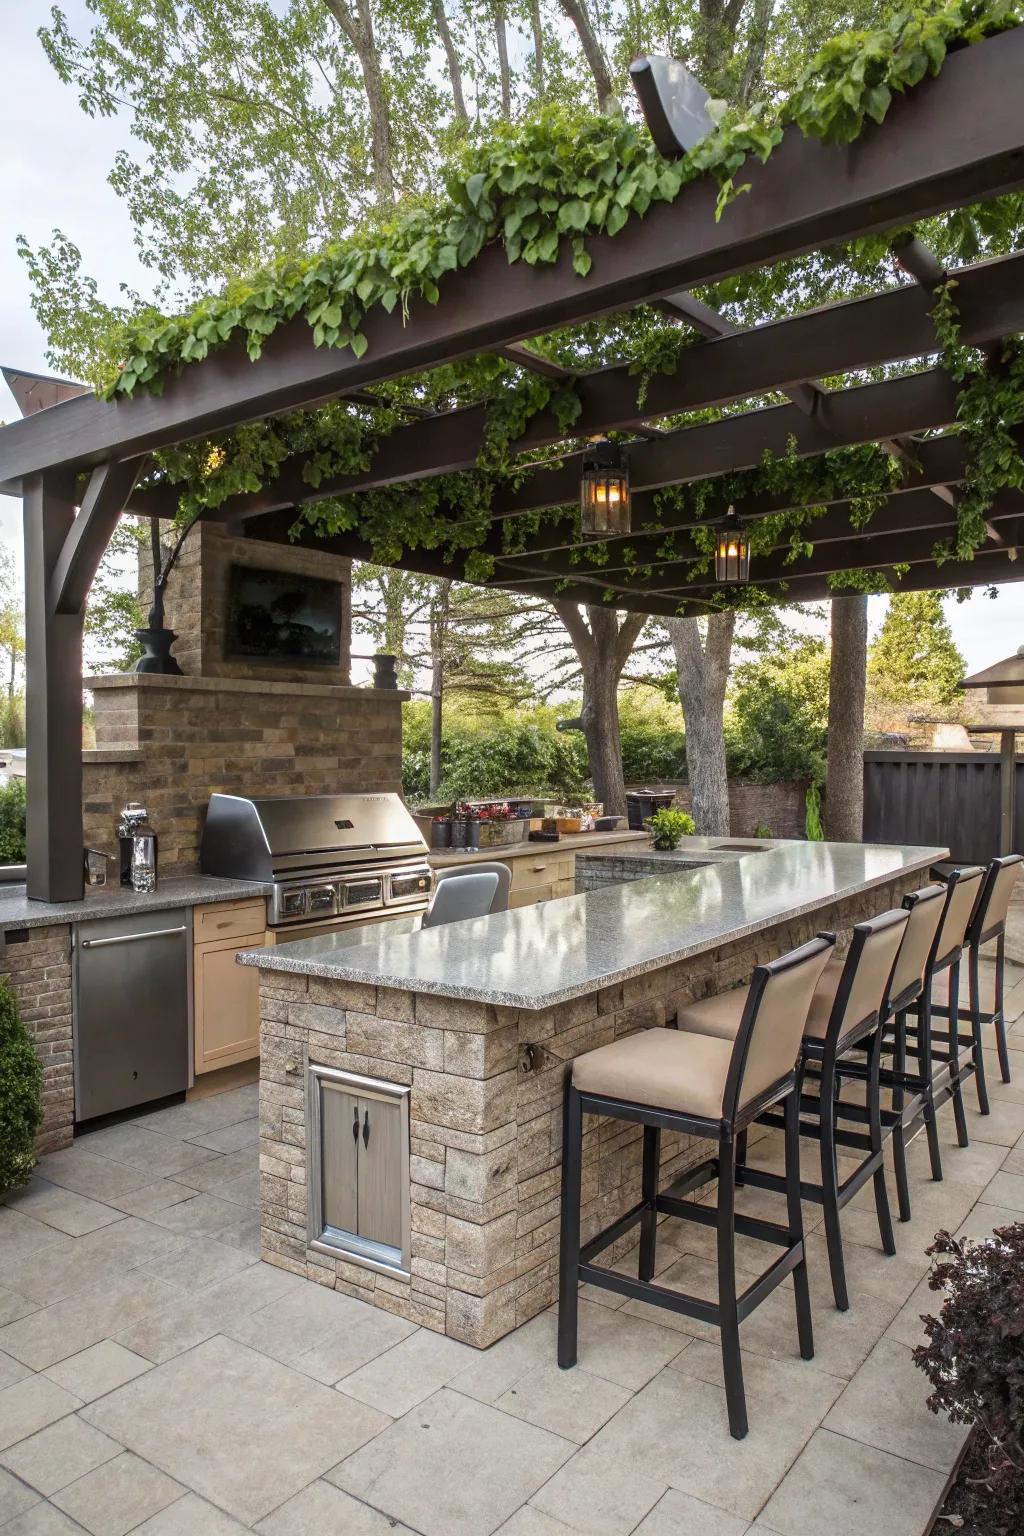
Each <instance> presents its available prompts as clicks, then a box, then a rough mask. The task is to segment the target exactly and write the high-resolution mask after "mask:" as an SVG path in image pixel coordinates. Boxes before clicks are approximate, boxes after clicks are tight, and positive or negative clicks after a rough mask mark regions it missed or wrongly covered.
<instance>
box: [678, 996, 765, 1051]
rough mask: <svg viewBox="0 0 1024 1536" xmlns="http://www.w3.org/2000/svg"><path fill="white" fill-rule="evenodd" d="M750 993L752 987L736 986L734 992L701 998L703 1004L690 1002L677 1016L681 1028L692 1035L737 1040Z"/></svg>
mask: <svg viewBox="0 0 1024 1536" xmlns="http://www.w3.org/2000/svg"><path fill="white" fill-rule="evenodd" d="M749 991H750V988H749V987H733V988H732V990H731V991H730V992H718V993H716V994H715V996H714V997H703V998H701V1000H700V1002H699V1003H689V1004H688V1005H687V1006H686V1007H685V1008H680V1009H679V1011H678V1013H677V1015H676V1017H677V1020H678V1023H679V1028H680V1029H681V1030H684V1031H685V1032H686V1033H687V1034H691V1035H714V1036H715V1037H716V1038H717V1039H719V1040H735V1039H736V1033H737V1031H738V1029H739V1027H740V1020H741V1019H742V1017H743V1010H744V1008H745V1007H746V1006H747V994H748V992H749Z"/></svg>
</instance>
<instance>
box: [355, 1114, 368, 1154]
mask: <svg viewBox="0 0 1024 1536" xmlns="http://www.w3.org/2000/svg"><path fill="white" fill-rule="evenodd" d="M357 1113H358V1111H357ZM369 1145H370V1111H369V1110H366V1111H365V1113H364V1115H363V1146H364V1147H368V1146H369Z"/></svg>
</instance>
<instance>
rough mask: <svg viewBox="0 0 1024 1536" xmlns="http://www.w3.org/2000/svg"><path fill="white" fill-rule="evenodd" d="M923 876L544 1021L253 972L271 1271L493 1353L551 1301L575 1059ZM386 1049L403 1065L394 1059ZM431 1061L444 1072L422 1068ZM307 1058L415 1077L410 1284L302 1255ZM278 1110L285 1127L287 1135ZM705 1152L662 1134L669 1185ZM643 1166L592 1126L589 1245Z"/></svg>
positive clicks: (610, 1129)
mask: <svg viewBox="0 0 1024 1536" xmlns="http://www.w3.org/2000/svg"><path fill="white" fill-rule="evenodd" d="M922 879H923V877H922V875H921V874H919V873H915V874H909V875H903V876H899V877H897V878H894V879H893V880H891V881H889V882H886V883H885V884H883V885H881V886H879V887H876V888H875V889H874V890H871V891H866V892H863V893H861V894H859V895H857V896H854V897H851V898H848V899H846V900H845V901H841V902H836V903H832V904H830V905H829V906H827V907H825V908H822V909H821V910H819V911H818V912H815V913H813V914H810V915H808V916H806V917H804V918H800V919H798V920H795V921H792V922H785V923H780V924H777V925H776V926H775V927H773V928H769V929H767V930H765V931H763V932H760V933H757V934H753V935H749V936H747V937H746V938H743V939H740V940H737V941H735V942H734V943H729V944H724V945H722V946H721V947H720V948H718V949H716V950H712V951H709V952H708V953H706V954H703V955H699V956H697V957H695V959H693V960H692V961H684V962H680V963H676V964H671V965H666V966H663V967H662V968H660V969H657V970H653V971H649V972H646V973H645V974H643V975H641V976H637V977H631V978H629V979H628V980H626V981H624V982H622V983H619V984H617V985H615V986H610V987H606V988H601V989H599V990H597V991H595V992H593V993H590V994H587V995H585V996H581V997H577V998H573V999H571V1000H569V1001H567V1002H564V1003H560V1004H558V1005H557V1006H555V1007H551V1008H546V1009H538V1010H530V1009H525V1008H523V1009H516V1008H508V1007H495V1006H492V1005H490V1004H486V1003H475V1002H466V1001H462V1000H459V999H451V998H445V997H436V996H427V995H424V994H419V993H417V994H410V993H409V992H408V991H398V990H392V989H390V988H387V987H383V986H378V987H373V986H369V985H367V984H361V983H356V982H351V981H337V982H333V981H331V980H328V979H325V978H320V977H308V978H307V977H306V976H302V975H287V974H284V973H277V972H268V971H263V972H261V974H260V996H261V1012H262V1035H263V1053H264V1054H263V1082H262V1087H261V1095H260V1097H261V1123H262V1127H263V1135H262V1140H261V1144H260V1145H261V1167H262V1168H263V1170H264V1172H263V1177H262V1183H263V1257H264V1258H265V1259H267V1260H268V1261H269V1262H271V1263H273V1264H279V1265H281V1266H282V1267H284V1268H287V1269H290V1270H292V1271H293V1272H295V1273H298V1274H305V1275H306V1277H307V1278H309V1279H313V1280H315V1281H316V1282H317V1283H319V1284H322V1285H328V1286H330V1285H332V1284H333V1285H334V1287H335V1288H336V1289H338V1290H341V1291H344V1292H346V1293H347V1294H349V1295H353V1296H359V1297H361V1298H362V1299H364V1300H367V1301H370V1302H372V1303H373V1305H375V1306H378V1307H382V1308H384V1309H385V1310H386V1311H389V1312H393V1313H395V1314H397V1315H398V1316H401V1317H404V1318H407V1319H409V1320H410V1321H412V1322H415V1323H421V1324H423V1325H424V1326H425V1327H428V1328H432V1329H435V1330H437V1331H438V1332H442V1333H446V1334H448V1335H449V1337H451V1338H455V1339H459V1340H462V1341H463V1342H465V1343H468V1344H472V1345H475V1346H477V1347H478V1348H486V1347H487V1346H488V1345H489V1344H492V1343H494V1342H495V1340H497V1339H499V1338H501V1337H502V1336H503V1335H504V1334H506V1333H508V1332H510V1331H511V1330H512V1329H513V1328H517V1327H519V1326H520V1325H521V1324H522V1323H524V1322H526V1321H528V1319H529V1318H531V1317H533V1316H535V1315H536V1314H537V1313H538V1312H540V1311H542V1310H543V1309H544V1308H545V1307H547V1306H549V1305H550V1304H551V1302H552V1301H553V1299H554V1297H555V1293H556V1289H557V1275H558V1218H559V1205H560V1179H561V1156H562V1094H563V1088H564V1081H565V1073H566V1070H567V1066H568V1064H569V1063H570V1062H571V1061H572V1059H573V1058H574V1057H575V1056H578V1055H580V1054H582V1053H584V1052H585V1051H589V1050H593V1049H594V1048H595V1047H596V1046H598V1045H601V1044H604V1043H605V1042H607V1041H608V1040H611V1039H616V1038H620V1037H621V1036H624V1035H628V1034H632V1033H634V1032H635V1031H636V1030H638V1029H646V1028H650V1027H651V1026H652V1025H660V1024H664V1023H665V1022H666V1020H667V1019H669V1018H670V1017H671V1016H672V1015H673V1014H674V1013H675V1012H676V1010H677V1009H678V1008H679V1007H680V1006H681V1004H682V1003H683V1002H685V1001H689V1000H690V999H692V998H694V997H703V996H707V995H708V994H709V993H711V992H714V991H719V990H721V989H722V988H723V987H727V986H732V985H735V984H736V983H738V982H740V981H744V980H746V979H747V978H748V977H749V975H750V971H751V969H752V967H753V966H754V965H755V964H757V963H758V962H760V961H763V960H766V959H770V958H772V957H774V956H775V955H778V954H782V953H784V952H785V951H786V950H788V949H790V948H793V947H794V946H795V945H797V944H800V943H802V942H804V941H805V940H806V939H808V938H810V937H811V935H812V934H813V933H815V932H817V931H818V930H820V929H822V928H829V927H832V928H836V929H838V930H840V931H841V932H844V935H845V934H848V931H849V928H850V927H851V926H852V924H854V923H856V922H859V921H861V920H862V919H863V918H866V917H869V916H872V915H874V914H875V913H877V912H879V911H882V910H884V909H885V908H886V907H887V906H895V905H898V904H899V902H900V901H901V900H902V897H903V895H904V893H905V892H907V891H909V890H912V889H914V888H916V887H917V886H919V885H920V884H921V883H922ZM410 1004H411V1005H412V1006H410ZM282 1005H283V1006H284V1010H285V1011H284V1014H283V1016H282ZM321 1010H327V1013H328V1015H329V1016H330V1018H331V1020H332V1027H331V1028H329V1029H324V1028H322V1027H321V1026H322V1024H323V1020H324V1015H323V1013H322V1012H321ZM339 1015H344V1017H345V1024H344V1027H343V1028H342V1026H340V1025H338V1026H337V1027H333V1021H334V1020H335V1019H336V1018H337V1017H338V1016H339ZM411 1017H414V1019H415V1022H414V1023H413V1022H411ZM439 1041H440V1042H441V1043H442V1050H443V1054H442V1056H441V1058H440V1060H438V1058H437V1054H436V1053H437V1051H438V1049H439V1046H438V1042H439ZM385 1052H390V1053H392V1056H393V1057H394V1058H396V1059H393V1060H388V1059H385V1056H384V1054H383V1053H385ZM428 1059H429V1060H431V1061H433V1062H435V1063H436V1064H435V1065H430V1066H428V1065H419V1064H418V1063H419V1062H420V1061H425V1060H428ZM311 1060H312V1061H316V1062H320V1063H323V1064H327V1065H332V1066H337V1067H340V1068H342V1069H345V1070H348V1071H354V1072H363V1073H368V1074H369V1075H371V1076H372V1075H377V1076H391V1075H397V1074H399V1073H400V1072H402V1071H403V1069H404V1070H405V1072H406V1077H405V1081H411V1084H412V1093H411V1096H410V1137H411V1148H412V1167H411V1172H412V1186H411V1188H412V1194H411V1199H412V1214H411V1226H412V1268H411V1274H410V1275H409V1276H408V1278H402V1277H400V1276H392V1275H384V1274H376V1273H375V1272H374V1271H372V1270H369V1269H365V1268H363V1267H361V1266H360V1265H357V1264H354V1263H350V1262H349V1261H348V1260H346V1259H345V1258H343V1257H339V1258H333V1257H331V1256H328V1255H325V1254H321V1253H317V1252H313V1251H312V1250H309V1249H308V1248H307V1244H306V1188H305V1182H304V1176H305V1156H306V1127H305V1117H304V1111H303V1108H302V1106H303V1085H304V1074H305V1067H306V1063H307V1062H308V1061H311ZM454 1069H457V1070H454ZM285 1114H288V1115H289V1116H290V1117H291V1118H290V1119H289V1121H288V1122H287V1123H286V1122H285V1120H284V1115H285ZM706 1151H707V1148H706V1144H704V1143H703V1142H699V1141H694V1140H690V1139H688V1138H686V1137H682V1136H677V1135H668V1134H666V1135H664V1136H663V1137H662V1152H661V1157H662V1183H663V1185H666V1184H668V1183H670V1182H671V1181H672V1180H673V1179H674V1178H676V1177H678V1175H679V1174H680V1173H682V1172H683V1171H684V1170H685V1169H686V1168H688V1167H690V1166H692V1165H693V1164H695V1163H696V1162H698V1161H700V1160H701V1158H702V1157H704V1156H705V1155H706ZM641 1153H642V1132H641V1130H640V1128H639V1127H638V1126H633V1125H628V1124H625V1123H623V1122H616V1121H612V1120H595V1121H593V1122H591V1121H590V1120H588V1121H587V1122H585V1135H584V1147H583V1157H584V1172H583V1211H582V1222H583V1233H584V1238H586V1237H587V1236H589V1235H591V1234H592V1233H593V1232H595V1231H597V1230H598V1229H599V1228H600V1227H601V1226H604V1225H607V1224H608V1223H609V1222H611V1221H613V1220H614V1219H615V1218H616V1217H617V1216H618V1215H620V1214H621V1213H622V1212H623V1211H624V1210H626V1209H628V1208H629V1207H630V1206H631V1205H633V1204H634V1203H635V1202H636V1200H637V1198H638V1195H639V1183H640V1165H641ZM634 1237H635V1234H630V1235H628V1236H627V1237H626V1238H624V1239H622V1240H620V1242H619V1243H617V1244H616V1245H614V1246H613V1247H612V1248H611V1249H610V1250H609V1255H610V1257H611V1258H612V1259H614V1258H615V1257H618V1256H619V1255H621V1253H623V1252H625V1251H626V1250H627V1248H628V1247H629V1246H630V1245H631V1243H632V1242H633V1241H634Z"/></svg>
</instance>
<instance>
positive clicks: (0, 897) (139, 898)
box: [0, 875, 273, 929]
mask: <svg viewBox="0 0 1024 1536" xmlns="http://www.w3.org/2000/svg"><path fill="white" fill-rule="evenodd" d="M272 889H273V887H272V886H270V885H266V884H260V882H258V881H255V880H222V879H220V878H218V877H216V876H214V875H170V876H168V877H167V878H166V879H163V880H161V881H160V884H159V888H158V889H157V890H155V891H149V892H138V891H133V890H131V889H130V888H129V887H128V886H124V885H120V884H118V883H117V882H116V881H115V882H114V884H112V885H93V886H87V887H86V891H85V898H84V900H82V901H61V902H50V901H30V900H29V899H28V897H27V896H26V894H25V887H24V886H23V885H0V929H6V928H48V927H51V926H52V925H53V924H54V923H82V922H87V921H88V920H89V919H90V918H93V917H124V916H126V915H130V914H134V913H136V912H160V911H170V910H172V909H173V908H174V907H199V906H206V905H208V904H209V903H212V902H221V901H243V900H244V899H245V897H246V896H269V894H270V892H271V890H272Z"/></svg>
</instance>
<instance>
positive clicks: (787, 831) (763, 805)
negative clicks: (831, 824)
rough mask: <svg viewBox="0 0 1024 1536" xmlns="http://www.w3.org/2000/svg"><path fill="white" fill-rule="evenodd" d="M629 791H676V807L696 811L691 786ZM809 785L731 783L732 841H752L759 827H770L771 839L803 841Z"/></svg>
mask: <svg viewBox="0 0 1024 1536" xmlns="http://www.w3.org/2000/svg"><path fill="white" fill-rule="evenodd" d="M629 787H630V788H645V789H647V788H663V789H672V790H674V791H675V797H676V798H675V804H676V805H677V806H678V807H679V808H680V810H683V811H689V810H692V809H693V791H692V790H691V789H690V786H689V784H682V783H677V782H674V781H673V780H666V781H665V782H664V783H663V784H661V785H636V786H634V785H630V786H629ZM806 795H807V785H806V784H797V783H781V784H747V783H745V782H743V781H742V780H740V779H730V780H729V831H730V835H731V836H732V837H752V836H753V834H754V830H755V828H757V827H767V828H768V829H769V831H770V832H771V835H772V837H803V836H804V822H805V818H806V814H807V808H806V804H805V798H806Z"/></svg>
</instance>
